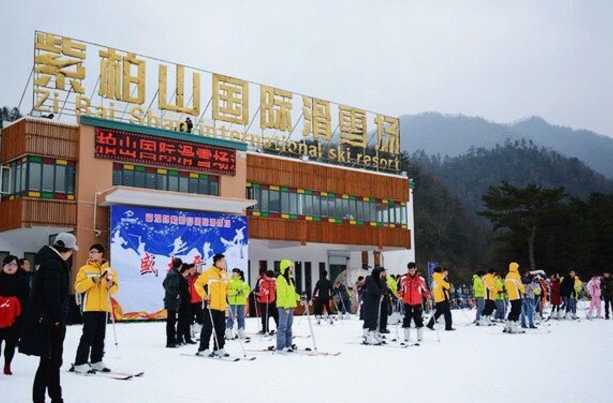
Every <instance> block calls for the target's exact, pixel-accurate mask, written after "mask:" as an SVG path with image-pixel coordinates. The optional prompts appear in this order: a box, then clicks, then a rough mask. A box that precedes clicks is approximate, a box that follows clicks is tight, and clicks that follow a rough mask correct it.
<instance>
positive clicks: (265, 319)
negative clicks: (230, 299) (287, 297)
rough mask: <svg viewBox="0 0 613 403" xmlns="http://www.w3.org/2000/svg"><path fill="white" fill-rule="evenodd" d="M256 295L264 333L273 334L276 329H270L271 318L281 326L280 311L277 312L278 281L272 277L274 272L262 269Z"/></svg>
mask: <svg viewBox="0 0 613 403" xmlns="http://www.w3.org/2000/svg"><path fill="white" fill-rule="evenodd" d="M255 288H256V291H255V295H256V296H257V301H258V306H257V308H258V311H259V312H258V313H259V315H260V317H261V318H262V333H263V334H264V335H267V334H269V333H270V334H273V333H274V331H270V328H269V324H268V323H269V322H270V321H269V318H270V317H272V318H273V319H274V321H275V324H276V325H277V328H278V327H279V313H278V312H277V306H276V303H275V301H276V299H277V282H276V280H275V279H274V277H272V272H267V271H266V269H262V270H260V278H259V279H258V281H257V283H256V287H255Z"/></svg>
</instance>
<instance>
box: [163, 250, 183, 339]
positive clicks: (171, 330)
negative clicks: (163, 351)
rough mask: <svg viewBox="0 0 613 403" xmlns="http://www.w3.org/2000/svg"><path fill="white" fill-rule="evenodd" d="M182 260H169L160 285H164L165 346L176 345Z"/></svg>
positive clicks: (176, 258) (175, 258)
mask: <svg viewBox="0 0 613 403" xmlns="http://www.w3.org/2000/svg"><path fill="white" fill-rule="evenodd" d="M182 264H183V261H182V260H181V259H179V258H178V257H174V258H172V260H171V265H172V267H171V269H170V270H169V271H168V273H167V274H166V278H165V279H164V282H162V286H163V287H164V309H166V347H167V348H175V347H178V345H177V314H178V312H179V305H180V304H181V289H180V285H179V284H180V278H181V273H180V269H181V265H182Z"/></svg>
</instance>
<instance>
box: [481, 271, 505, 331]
mask: <svg viewBox="0 0 613 403" xmlns="http://www.w3.org/2000/svg"><path fill="white" fill-rule="evenodd" d="M495 273H496V270H494V269H490V270H488V271H487V274H486V275H485V277H484V278H483V284H484V285H485V287H484V291H485V308H484V309H483V316H482V317H481V321H480V322H477V325H478V326H490V325H491V324H492V322H491V319H490V317H491V316H492V313H493V312H494V309H496V299H497V298H498V293H499V292H500V291H502V290H501V289H499V288H498V285H497V284H496V279H495V278H494V274H495Z"/></svg>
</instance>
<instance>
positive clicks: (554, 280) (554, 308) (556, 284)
mask: <svg viewBox="0 0 613 403" xmlns="http://www.w3.org/2000/svg"><path fill="white" fill-rule="evenodd" d="M549 287H550V289H551V291H550V293H549V302H550V303H551V313H550V314H549V319H562V312H561V310H560V305H562V298H560V273H554V274H552V275H551V277H550V278H549Z"/></svg>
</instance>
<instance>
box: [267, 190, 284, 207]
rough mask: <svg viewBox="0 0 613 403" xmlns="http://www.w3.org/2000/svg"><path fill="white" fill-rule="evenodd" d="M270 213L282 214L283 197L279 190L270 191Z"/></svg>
mask: <svg viewBox="0 0 613 403" xmlns="http://www.w3.org/2000/svg"><path fill="white" fill-rule="evenodd" d="M268 192H269V198H270V200H269V201H268V211H273V212H277V213H280V212H281V195H280V194H279V191H278V190H269V191H268Z"/></svg>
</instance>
